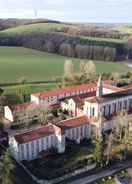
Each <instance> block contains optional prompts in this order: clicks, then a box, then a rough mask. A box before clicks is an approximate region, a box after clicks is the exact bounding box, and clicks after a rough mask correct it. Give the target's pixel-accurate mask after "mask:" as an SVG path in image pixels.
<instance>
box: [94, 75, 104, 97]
mask: <svg viewBox="0 0 132 184" xmlns="http://www.w3.org/2000/svg"><path fill="white" fill-rule="evenodd" d="M102 95H103V84H102V76H101V75H100V76H99V79H98V83H97V89H96V97H102Z"/></svg>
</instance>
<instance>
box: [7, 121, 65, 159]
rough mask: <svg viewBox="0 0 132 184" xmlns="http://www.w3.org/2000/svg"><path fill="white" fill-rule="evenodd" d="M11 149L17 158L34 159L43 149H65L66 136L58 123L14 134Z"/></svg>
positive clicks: (10, 142)
mask: <svg viewBox="0 0 132 184" xmlns="http://www.w3.org/2000/svg"><path fill="white" fill-rule="evenodd" d="M9 145H10V147H9V149H10V151H11V153H12V155H13V157H14V158H15V159H16V160H19V161H21V160H32V159H35V158H37V157H38V156H39V154H40V153H41V152H42V151H46V150H50V149H52V148H54V149H56V150H57V152H58V153H62V152H64V151H65V136H64V133H63V131H62V130H61V129H60V128H59V127H57V126H56V125H53V124H49V125H45V126H43V127H40V128H37V129H34V130H31V131H28V132H25V133H20V134H18V135H14V136H12V137H10V139H9Z"/></svg>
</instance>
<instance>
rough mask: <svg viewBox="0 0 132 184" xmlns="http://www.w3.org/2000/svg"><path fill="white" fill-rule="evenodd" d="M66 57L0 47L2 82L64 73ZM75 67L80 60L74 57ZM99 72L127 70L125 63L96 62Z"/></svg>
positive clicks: (41, 77) (77, 67) (48, 76)
mask: <svg viewBox="0 0 132 184" xmlns="http://www.w3.org/2000/svg"><path fill="white" fill-rule="evenodd" d="M65 59H66V57H63V56H59V55H54V54H48V53H45V52H40V51H36V50H32V49H27V48H21V47H0V83H13V82H17V81H18V79H19V78H21V77H26V79H27V81H29V82H31V81H44V80H48V79H54V77H55V76H61V75H62V74H63V67H64V62H65ZM72 60H73V63H74V69H75V71H77V70H78V69H79V64H80V60H79V59H72ZM95 64H96V67H97V71H98V72H126V71H128V70H129V68H128V67H127V66H126V65H125V64H123V63H121V64H120V63H111V62H101V61H96V62H95Z"/></svg>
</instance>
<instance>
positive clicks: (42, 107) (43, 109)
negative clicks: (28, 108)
mask: <svg viewBox="0 0 132 184" xmlns="http://www.w3.org/2000/svg"><path fill="white" fill-rule="evenodd" d="M36 113H37V114H38V118H39V119H40V122H41V124H42V125H43V124H47V120H48V113H49V105H48V103H47V102H46V101H45V102H42V103H40V104H39V105H38V106H37V107H36Z"/></svg>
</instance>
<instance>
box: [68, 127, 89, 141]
mask: <svg viewBox="0 0 132 184" xmlns="http://www.w3.org/2000/svg"><path fill="white" fill-rule="evenodd" d="M65 137H66V138H68V139H70V140H74V141H76V142H77V143H80V141H81V140H83V139H84V138H87V139H89V138H90V137H91V125H90V124H85V125H81V126H79V127H75V128H70V129H66V130H65Z"/></svg>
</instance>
